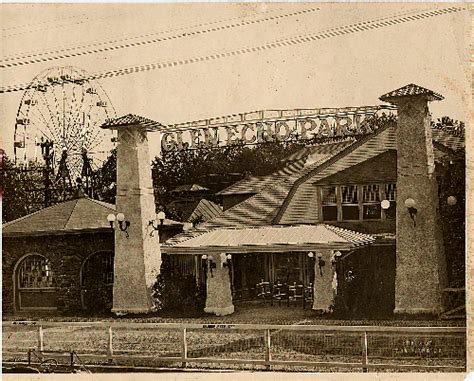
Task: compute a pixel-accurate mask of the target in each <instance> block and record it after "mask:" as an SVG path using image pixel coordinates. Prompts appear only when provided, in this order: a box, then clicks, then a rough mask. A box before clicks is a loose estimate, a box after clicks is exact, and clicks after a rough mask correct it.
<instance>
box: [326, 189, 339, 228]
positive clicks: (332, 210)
mask: <svg viewBox="0 0 474 381" xmlns="http://www.w3.org/2000/svg"><path fill="white" fill-rule="evenodd" d="M322 210H323V219H324V221H337V194H336V187H335V186H329V187H323V188H322Z"/></svg>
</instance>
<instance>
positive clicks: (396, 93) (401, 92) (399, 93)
mask: <svg viewBox="0 0 474 381" xmlns="http://www.w3.org/2000/svg"><path fill="white" fill-rule="evenodd" d="M417 95H424V96H426V97H427V98H428V100H430V101H440V100H443V99H444V97H443V96H442V95H441V94H438V93H435V92H434V91H432V90H428V89H426V88H424V87H421V86H418V85H415V84H414V83H410V84H409V85H406V86H403V87H400V88H399V89H396V90H393V91H391V92H389V93H387V94H384V95H382V96H381V97H380V98H379V99H380V100H381V101H384V102H390V101H392V100H395V99H396V98H403V97H412V96H417Z"/></svg>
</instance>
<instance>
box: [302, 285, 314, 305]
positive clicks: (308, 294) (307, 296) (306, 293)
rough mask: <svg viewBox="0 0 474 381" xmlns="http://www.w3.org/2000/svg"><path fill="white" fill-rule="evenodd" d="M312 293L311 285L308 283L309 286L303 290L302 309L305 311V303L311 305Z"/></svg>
mask: <svg viewBox="0 0 474 381" xmlns="http://www.w3.org/2000/svg"><path fill="white" fill-rule="evenodd" d="M313 293H314V289H313V283H310V284H309V286H307V287H305V288H304V298H303V309H306V303H308V304H309V305H310V306H312V305H313V300H314V297H313V295H314V294H313Z"/></svg>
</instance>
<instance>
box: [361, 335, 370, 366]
mask: <svg viewBox="0 0 474 381" xmlns="http://www.w3.org/2000/svg"><path fill="white" fill-rule="evenodd" d="M361 345H362V365H367V364H368V362H369V361H368V350H367V331H364V333H363V335H362V337H361ZM362 371H363V372H364V373H367V367H366V366H363V367H362Z"/></svg>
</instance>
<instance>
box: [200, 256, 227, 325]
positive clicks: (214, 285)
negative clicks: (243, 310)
mask: <svg viewBox="0 0 474 381" xmlns="http://www.w3.org/2000/svg"><path fill="white" fill-rule="evenodd" d="M208 261H209V263H208V265H207V266H206V268H207V276H206V290H207V293H206V307H205V308H204V312H207V313H211V314H215V315H217V316H224V315H230V314H232V313H233V312H234V305H233V304H232V290H231V284H230V283H231V280H230V276H229V267H228V266H224V262H225V261H226V255H225V253H220V254H213V255H212V260H210V259H209V257H208ZM213 264H214V265H215V267H214V268H211V266H214V265H213Z"/></svg>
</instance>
